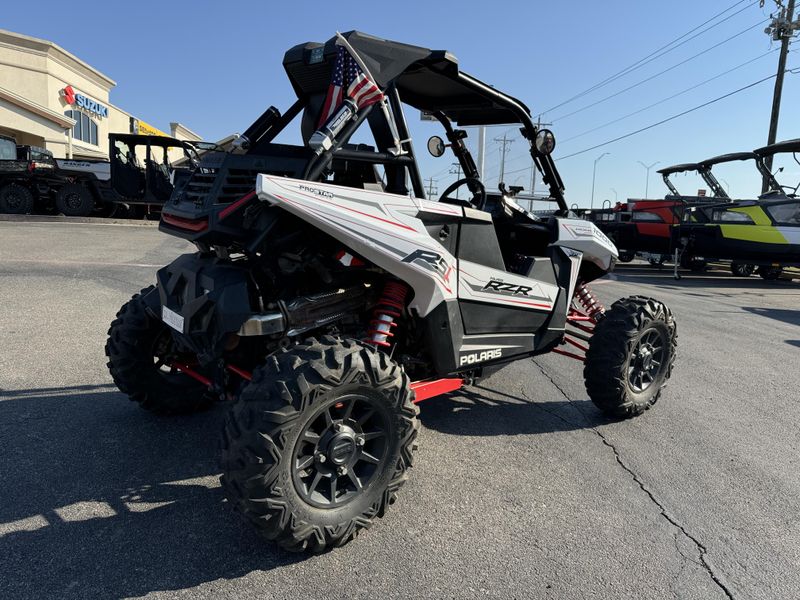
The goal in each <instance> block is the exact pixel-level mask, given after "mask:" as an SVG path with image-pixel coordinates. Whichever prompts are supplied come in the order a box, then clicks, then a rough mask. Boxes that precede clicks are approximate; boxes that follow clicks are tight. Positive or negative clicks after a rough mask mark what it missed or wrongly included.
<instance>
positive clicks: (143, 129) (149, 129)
mask: <svg viewBox="0 0 800 600" xmlns="http://www.w3.org/2000/svg"><path fill="white" fill-rule="evenodd" d="M135 123H136V127H135V129H136V131H134V133H137V134H139V135H160V136H163V137H169V135H168V134H166V133H164V132H163V131H161V130H160V129H157V128H155V127H153V126H152V125H150V124H149V123H145V122H144V121H142V120H139V119H137V120H136V121H135Z"/></svg>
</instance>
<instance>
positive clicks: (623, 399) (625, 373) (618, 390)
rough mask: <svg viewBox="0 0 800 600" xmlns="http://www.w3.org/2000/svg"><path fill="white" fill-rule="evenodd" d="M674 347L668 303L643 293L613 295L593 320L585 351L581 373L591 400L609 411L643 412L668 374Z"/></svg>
mask: <svg viewBox="0 0 800 600" xmlns="http://www.w3.org/2000/svg"><path fill="white" fill-rule="evenodd" d="M676 348H677V329H676V324H675V319H674V318H673V316H672V311H670V309H669V308H668V307H667V306H666V305H664V304H663V303H661V302H659V301H658V300H654V299H653V298H646V297H643V296H631V297H629V298H623V299H621V300H617V301H616V302H615V303H614V304H613V305H612V306H611V308H610V309H609V310H608V311H607V312H606V313H605V316H604V317H603V318H602V319H601V320H600V321H599V322H598V323H597V325H596V326H595V329H594V333H593V334H592V337H591V340H590V342H589V350H588V352H586V362H585V364H584V369H583V377H584V379H585V381H586V390H587V392H588V393H589V397H590V398H591V399H592V402H594V404H595V405H596V406H597V407H598V408H599V409H600V410H602V411H603V412H604V413H606V414H607V415H609V416H613V417H618V418H627V417H633V416H636V415H639V414H641V413H643V412H644V411H645V410H647V409H648V408H650V407H651V406H652V405H653V404H655V402H656V401H657V400H658V398H659V396H660V395H661V391H662V389H663V388H664V386H665V385H666V383H667V380H668V379H669V377H670V375H671V374H672V366H673V364H674V362H675V355H676ZM656 363H657V364H656Z"/></svg>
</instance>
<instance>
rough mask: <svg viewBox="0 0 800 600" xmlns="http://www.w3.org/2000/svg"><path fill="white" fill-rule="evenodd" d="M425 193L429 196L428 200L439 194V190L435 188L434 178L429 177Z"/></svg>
mask: <svg viewBox="0 0 800 600" xmlns="http://www.w3.org/2000/svg"><path fill="white" fill-rule="evenodd" d="M425 193H426V194H427V195H428V199H431V198H433V196H434V195H436V194H438V193H439V190H438V189H437V188H435V187H434V182H433V177H428V187H427V189H426V190H425Z"/></svg>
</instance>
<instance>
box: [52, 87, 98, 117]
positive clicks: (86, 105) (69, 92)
mask: <svg viewBox="0 0 800 600" xmlns="http://www.w3.org/2000/svg"><path fill="white" fill-rule="evenodd" d="M59 94H60V95H61V97H62V98H63V99H64V102H66V103H67V104H71V105H72V106H75V107H76V108H82V109H84V110H88V111H89V112H91V113H94V114H96V115H97V116H98V117H107V116H108V107H107V106H103V105H102V104H100V103H99V102H97V101H96V100H92V99H91V98H87V97H86V96H84V95H83V94H78V93H77V92H75V90H74V89H72V86H71V85H68V86H67V87H65V88H64V89H63V90H61V91H60V92H59Z"/></svg>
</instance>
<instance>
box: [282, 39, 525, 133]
mask: <svg viewBox="0 0 800 600" xmlns="http://www.w3.org/2000/svg"><path fill="white" fill-rule="evenodd" d="M342 35H343V36H344V38H345V39H346V40H347V41H348V43H349V44H350V45H351V46H353V48H354V49H355V50H356V52H358V54H359V56H360V58H361V59H362V60H363V61H364V63H365V64H366V66H367V68H368V69H369V70H370V73H371V74H372V76H373V78H374V79H375V80H376V82H377V83H378V85H379V86H380V87H381V88H383V89H386V88H387V87H389V86H392V85H394V86H395V87H396V88H397V91H398V92H399V94H400V98H401V99H402V101H403V102H405V103H406V104H408V105H410V106H413V107H414V108H417V109H419V110H423V111H429V112H432V111H440V112H442V113H444V114H445V115H446V116H447V117H448V119H450V120H451V121H454V122H455V123H457V124H458V125H460V126H467V125H499V124H507V123H522V124H527V123H526V121H529V120H530V109H528V107H527V106H525V104H523V103H522V102H521V101H519V100H517V99H516V98H513V97H511V96H508V95H506V94H503V93H501V92H498V91H497V90H495V89H493V88H492V87H491V86H489V85H487V84H485V83H483V82H481V81H480V80H478V79H475V78H474V77H471V76H470V75H467V74H466V73H463V72H461V71H460V70H459V67H458V59H457V58H456V57H455V56H453V55H452V54H451V53H449V52H447V51H446V50H430V49H428V48H422V47H419V46H411V45H409V44H402V43H399V42H394V41H390V40H385V39H381V38H377V37H373V36H371V35H367V34H365V33H361V32H359V31H349V32H347V33H344V34H342ZM336 39H337V38H336V37H333V38H331V39H330V40H328V41H327V42H325V43H324V44H321V43H318V42H307V43H305V44H300V45H298V46H295V47H293V48H291V49H290V50H289V51H288V52H286V55H285V56H284V59H283V65H284V68H285V69H286V73H287V75H288V76H289V80H290V81H291V83H292V86H293V87H294V90H295V93H296V94H297V95H298V97H304V96H312V95H315V94H324V93H326V92H327V90H328V86H329V84H330V80H331V69H332V68H333V63H334V61H335V59H336Z"/></svg>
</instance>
